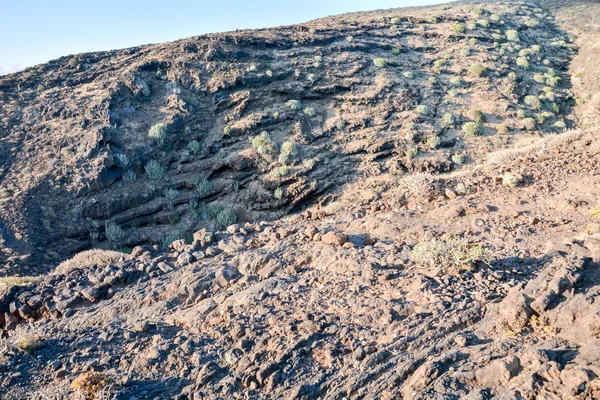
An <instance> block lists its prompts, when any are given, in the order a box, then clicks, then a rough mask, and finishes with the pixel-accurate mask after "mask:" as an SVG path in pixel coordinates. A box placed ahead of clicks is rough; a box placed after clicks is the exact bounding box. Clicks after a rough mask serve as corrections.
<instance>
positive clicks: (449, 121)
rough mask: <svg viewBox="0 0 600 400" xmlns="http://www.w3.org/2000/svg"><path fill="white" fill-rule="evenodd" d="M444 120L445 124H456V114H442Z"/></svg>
mask: <svg viewBox="0 0 600 400" xmlns="http://www.w3.org/2000/svg"><path fill="white" fill-rule="evenodd" d="M442 121H443V123H444V125H447V126H451V125H454V115H452V113H445V114H444V115H443V116H442Z"/></svg>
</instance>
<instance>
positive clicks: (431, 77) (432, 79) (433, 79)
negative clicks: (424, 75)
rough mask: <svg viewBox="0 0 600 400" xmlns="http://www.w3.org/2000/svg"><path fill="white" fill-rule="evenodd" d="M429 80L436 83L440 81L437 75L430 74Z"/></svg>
mask: <svg viewBox="0 0 600 400" xmlns="http://www.w3.org/2000/svg"><path fill="white" fill-rule="evenodd" d="M429 82H431V83H433V84H436V83H437V82H438V80H437V78H436V77H435V76H430V77H429Z"/></svg>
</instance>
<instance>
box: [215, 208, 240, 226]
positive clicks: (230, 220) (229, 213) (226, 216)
mask: <svg viewBox="0 0 600 400" xmlns="http://www.w3.org/2000/svg"><path fill="white" fill-rule="evenodd" d="M236 221H237V215H236V214H235V212H234V211H233V210H232V209H231V208H225V209H223V210H222V211H220V212H219V214H217V222H219V223H220V224H221V225H222V226H225V227H227V226H229V225H233V224H235V222H236Z"/></svg>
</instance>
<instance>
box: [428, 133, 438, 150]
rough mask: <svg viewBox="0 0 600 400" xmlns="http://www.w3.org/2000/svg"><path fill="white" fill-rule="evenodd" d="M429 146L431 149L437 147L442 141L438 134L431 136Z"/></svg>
mask: <svg viewBox="0 0 600 400" xmlns="http://www.w3.org/2000/svg"><path fill="white" fill-rule="evenodd" d="M426 143H427V146H429V148H430V149H432V150H433V149H437V148H438V147H439V145H440V143H441V139H440V138H439V137H438V136H431V137H430V138H428V139H427V142H426Z"/></svg>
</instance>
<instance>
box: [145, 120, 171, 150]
mask: <svg viewBox="0 0 600 400" xmlns="http://www.w3.org/2000/svg"><path fill="white" fill-rule="evenodd" d="M148 136H149V137H150V138H152V139H153V140H154V141H156V143H158V144H159V145H160V144H163V143H164V142H165V141H166V140H167V125H166V124H164V123H162V122H160V123H158V124H156V125H154V126H152V128H150V130H149V131H148Z"/></svg>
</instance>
